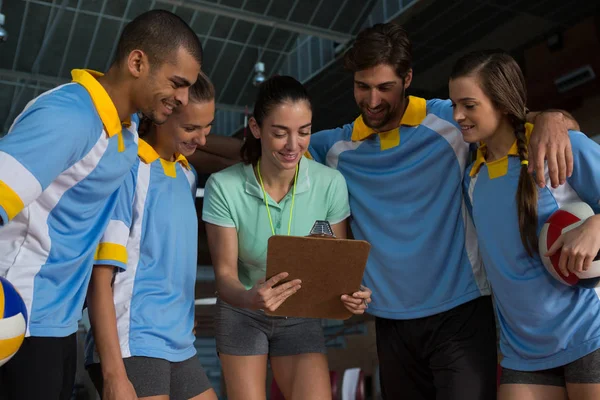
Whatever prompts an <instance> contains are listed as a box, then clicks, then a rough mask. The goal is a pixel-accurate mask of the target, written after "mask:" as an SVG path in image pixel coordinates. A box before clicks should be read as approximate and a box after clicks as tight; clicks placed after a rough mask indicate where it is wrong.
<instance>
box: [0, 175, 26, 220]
mask: <svg viewBox="0 0 600 400" xmlns="http://www.w3.org/2000/svg"><path fill="white" fill-rule="evenodd" d="M0 206H2V208H4V211H6V214H7V215H8V220H9V221H10V220H11V219H13V218H14V217H15V216H16V215H17V214H18V213H20V212H21V210H22V209H23V208H24V207H25V205H24V204H23V200H21V198H20V197H19V195H18V194H17V193H16V192H15V191H14V190H12V189H11V188H10V187H9V186H8V185H7V184H6V183H4V182H3V181H0ZM4 222H8V221H4Z"/></svg>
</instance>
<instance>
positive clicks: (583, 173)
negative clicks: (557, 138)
mask: <svg viewBox="0 0 600 400" xmlns="http://www.w3.org/2000/svg"><path fill="white" fill-rule="evenodd" d="M569 137H570V139H571V147H572V149H573V175H571V177H570V178H567V182H568V183H569V185H571V187H572V188H573V190H575V192H577V194H578V195H579V197H580V198H581V200H583V201H585V202H586V203H588V204H589V205H590V206H591V207H592V208H593V209H594V212H595V213H596V214H598V213H600V204H599V203H600V144H598V143H596V142H594V141H593V140H592V139H590V138H588V137H587V136H586V135H585V134H583V133H581V132H577V131H570V132H569Z"/></svg>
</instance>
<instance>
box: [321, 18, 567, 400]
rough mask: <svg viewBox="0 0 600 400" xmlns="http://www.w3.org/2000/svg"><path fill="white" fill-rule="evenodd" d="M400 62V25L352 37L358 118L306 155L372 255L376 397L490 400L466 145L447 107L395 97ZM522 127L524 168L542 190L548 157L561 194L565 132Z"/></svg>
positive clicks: (539, 122) (404, 54)
mask: <svg viewBox="0 0 600 400" xmlns="http://www.w3.org/2000/svg"><path fill="white" fill-rule="evenodd" d="M411 63H412V55H411V44H410V41H409V39H408V36H407V34H406V32H405V31H404V30H403V29H402V28H401V27H400V26H398V25H396V24H393V23H388V24H377V25H375V26H373V27H371V28H368V29H365V30H364V31H362V32H361V33H360V34H359V35H358V37H357V38H356V41H355V43H354V44H353V46H352V48H351V49H349V50H348V52H347V54H346V56H345V66H346V67H347V69H349V70H350V71H351V72H353V73H354V96H355V99H356V103H357V105H358V106H359V108H360V114H361V115H360V116H359V117H358V118H357V119H356V120H355V121H354V122H352V123H350V124H347V125H344V126H343V127H341V128H337V129H332V130H327V131H322V132H317V133H315V134H313V135H312V138H311V143H310V148H309V152H310V156H311V157H312V158H313V159H315V160H316V161H319V162H321V163H324V164H326V165H328V166H330V167H332V168H336V169H338V170H339V171H340V172H341V173H342V174H343V175H344V177H345V178H346V181H347V184H348V190H349V194H350V208H351V211H352V221H351V228H352V232H353V234H354V237H355V238H357V239H362V240H367V241H369V242H370V243H371V244H372V248H371V254H370V256H369V260H368V263H367V268H366V271H365V276H364V281H365V285H366V286H368V287H369V288H371V289H372V291H373V300H372V303H371V304H370V305H369V310H368V311H369V312H370V313H371V314H373V315H374V316H375V317H376V330H377V351H378V357H379V362H380V378H381V385H382V393H383V396H384V398H385V399H393V400H395V399H411V400H434V399H445V400H458V399H460V400H490V399H494V398H495V397H496V364H497V351H496V328H495V321H494V313H493V308H492V303H491V299H490V296H489V294H490V288H489V286H488V283H487V280H486V276H485V272H484V269H483V265H482V262H481V260H480V257H479V252H478V247H477V242H476V237H475V232H474V229H473V224H472V222H471V220H470V217H469V215H468V212H467V209H466V207H465V202H464V199H463V196H462V191H461V182H462V177H463V173H464V169H465V166H466V163H467V159H468V156H469V146H468V144H466V143H465V142H464V141H463V139H462V135H461V131H460V128H459V127H458V126H457V125H456V124H455V122H454V121H453V118H452V113H453V109H452V106H451V102H450V101H449V100H425V99H422V98H417V97H413V96H408V97H406V95H405V91H406V89H407V88H408V87H409V86H410V83H411V79H412V69H411ZM530 117H531V119H533V118H535V123H536V129H535V131H534V133H533V137H534V138H535V140H534V142H533V143H532V146H531V152H532V156H531V157H530V159H531V160H532V165H531V166H532V167H534V168H535V170H536V174H537V176H538V177H539V178H541V180H539V181H540V182H543V181H544V176H543V173H544V168H543V166H544V159H545V158H547V162H548V167H549V170H550V171H551V177H552V183H553V185H558V184H561V183H564V181H565V179H566V176H567V175H570V172H571V164H572V158H571V152H570V143H569V140H568V135H567V128H573V127H574V128H576V127H577V126H576V123H575V122H574V121H571V120H569V119H568V118H565V115H563V113H561V112H548V113H543V114H542V115H539V114H533V113H532V114H531V115H530ZM532 122H533V121H532ZM533 160H534V161H535V162H533Z"/></svg>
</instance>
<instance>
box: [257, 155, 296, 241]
mask: <svg viewBox="0 0 600 400" xmlns="http://www.w3.org/2000/svg"><path fill="white" fill-rule="evenodd" d="M256 172H257V174H258V180H259V181H260V188H261V189H262V192H263V196H264V200H265V206H267V215H268V216H269V224H271V232H272V233H273V235H275V228H274V227H273V219H272V218H271V211H270V210H269V200H268V199H267V191H266V190H265V185H264V184H263V180H262V176H261V175H260V159H259V160H258V162H257V163H256ZM296 182H298V164H296V173H295V174H294V189H293V191H292V207H291V208H290V220H289V221H288V232H287V235H288V236H290V232H291V230H292V214H293V212H294V200H295V199H296Z"/></svg>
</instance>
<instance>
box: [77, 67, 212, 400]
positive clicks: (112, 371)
mask: <svg viewBox="0 0 600 400" xmlns="http://www.w3.org/2000/svg"><path fill="white" fill-rule="evenodd" d="M214 114H215V102H214V88H213V86H212V84H211V82H210V81H209V80H208V78H207V77H206V76H204V75H202V74H201V75H200V76H199V77H198V80H197V82H196V83H195V84H194V85H193V86H192V87H190V91H189V103H188V104H187V105H185V106H180V107H179V108H177V109H175V110H174V112H173V115H172V116H171V117H170V118H169V119H168V120H167V122H165V123H164V124H162V125H150V126H148V127H147V128H148V130H147V132H146V133H145V134H141V135H140V136H141V138H140V140H139V152H138V154H139V158H138V160H137V162H136V164H135V165H134V168H133V169H132V170H131V174H130V176H129V177H128V178H127V179H126V180H125V184H124V185H123V186H122V187H121V189H120V191H119V193H118V195H119V201H118V203H117V207H116V209H115V211H114V214H113V216H112V218H111V221H110V223H109V225H108V228H107V231H106V232H105V234H104V236H103V238H102V240H101V241H100V245H99V247H98V251H97V254H96V262H95V264H96V265H95V267H94V271H93V273H92V279H91V282H90V287H89V289H88V308H89V315H90V320H91V324H92V332H93V335H91V333H90V335H89V336H88V339H89V340H88V343H87V355H86V365H87V366H88V372H89V374H90V377H91V378H92V380H93V381H94V384H95V385H96V388H97V389H98V391H99V393H100V394H101V395H102V399H103V400H133V399H138V398H139V399H152V400H168V399H172V400H175V399H178V400H184V399H185V400H187V399H194V400H216V398H217V397H216V395H215V392H214V390H213V389H211V386H210V383H209V381H208V379H207V377H206V374H205V372H204V370H203V369H202V366H201V365H200V362H199V359H198V357H197V355H196V349H195V347H194V340H195V336H194V334H193V333H192V331H193V326H194V287H195V282H196V268H197V260H196V259H197V244H198V226H197V219H196V209H195V205H194V201H195V197H196V196H195V193H196V175H195V172H194V171H193V169H192V168H191V167H190V165H189V164H188V162H187V159H186V156H189V155H191V154H193V153H194V152H195V150H196V147H197V146H202V145H203V144H204V143H205V141H206V136H207V135H208V134H209V132H210V128H211V126H212V123H213V119H214ZM140 133H142V132H140ZM112 281H114V284H113V285H112V286H113V287H112V288H111V282H112Z"/></svg>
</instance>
